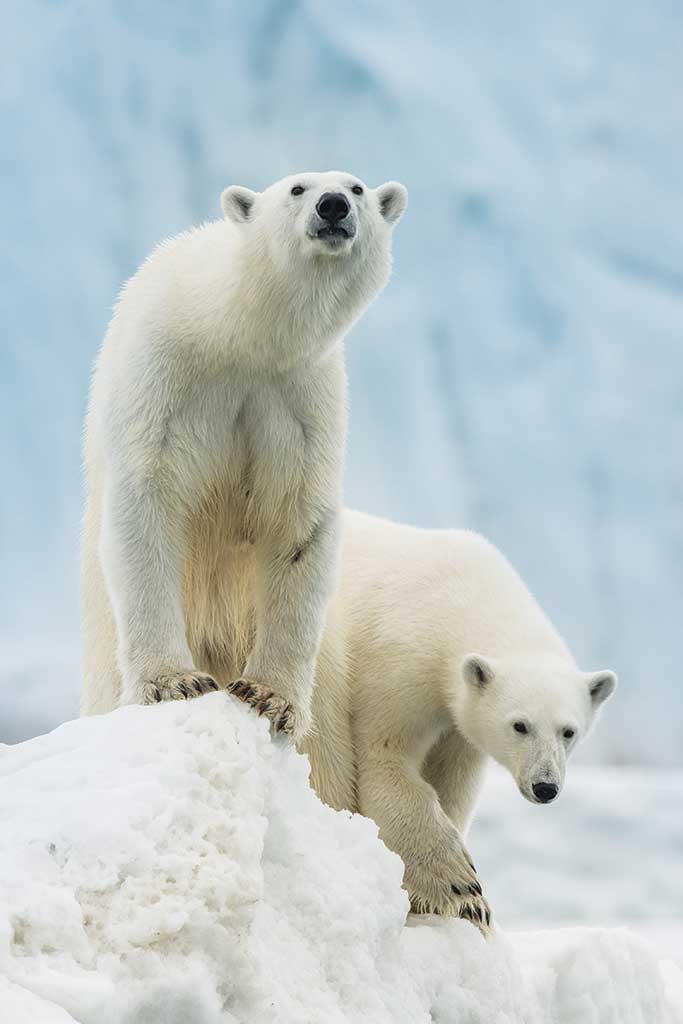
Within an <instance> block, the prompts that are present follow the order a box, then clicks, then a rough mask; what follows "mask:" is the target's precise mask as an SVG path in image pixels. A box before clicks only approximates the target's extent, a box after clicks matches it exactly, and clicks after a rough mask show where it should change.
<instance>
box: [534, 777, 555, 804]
mask: <svg viewBox="0 0 683 1024" xmlns="http://www.w3.org/2000/svg"><path fill="white" fill-rule="evenodd" d="M531 791H532V793H533V794H534V796H535V798H536V799H537V800H538V802H539V803H540V804H549V803H550V801H551V800H554V799H555V797H556V796H557V794H558V793H559V791H560V790H559V787H558V786H556V785H555V783H554V782H535V783H534V785H533V786H532V787H531Z"/></svg>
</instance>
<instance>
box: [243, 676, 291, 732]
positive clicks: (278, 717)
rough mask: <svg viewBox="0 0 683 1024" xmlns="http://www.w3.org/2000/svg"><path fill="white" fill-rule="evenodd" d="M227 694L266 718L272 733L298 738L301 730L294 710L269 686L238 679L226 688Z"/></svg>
mask: <svg viewBox="0 0 683 1024" xmlns="http://www.w3.org/2000/svg"><path fill="white" fill-rule="evenodd" d="M228 693H231V694H232V695H233V697H237V699H238V700H241V701H242V702H243V703H244V704H248V705H249V706H250V707H252V708H254V710H255V711H256V712H258V714H259V715H262V716H263V717H265V718H267V719H268V720H269V721H270V724H271V728H272V731H273V732H274V733H279V732H282V733H284V734H285V735H286V736H288V737H289V738H290V739H298V738H299V734H300V731H301V730H300V729H299V728H298V722H297V717H298V716H297V714H296V709H295V708H294V706H293V705H292V704H291V703H290V702H289V701H287V700H285V698H284V697H281V696H280V695H279V694H278V693H275V691H274V690H271V689H270V687H269V686H264V685H263V684H262V683H255V682H252V681H251V680H250V679H238V680H237V681H236V682H234V683H231V684H230V686H228Z"/></svg>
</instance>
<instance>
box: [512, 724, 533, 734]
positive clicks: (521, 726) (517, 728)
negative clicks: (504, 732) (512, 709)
mask: <svg viewBox="0 0 683 1024" xmlns="http://www.w3.org/2000/svg"><path fill="white" fill-rule="evenodd" d="M512 728H513V729H514V730H515V732H522V733H524V732H528V731H529V730H528V729H527V727H526V723H525V722H515V723H514V724H513V726H512Z"/></svg>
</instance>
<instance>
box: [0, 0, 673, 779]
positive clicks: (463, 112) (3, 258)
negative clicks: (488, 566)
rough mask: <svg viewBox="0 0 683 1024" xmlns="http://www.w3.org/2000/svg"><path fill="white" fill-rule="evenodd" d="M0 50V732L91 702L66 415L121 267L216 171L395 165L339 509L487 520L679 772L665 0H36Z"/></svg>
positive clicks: (358, 366)
mask: <svg viewBox="0 0 683 1024" xmlns="http://www.w3.org/2000/svg"><path fill="white" fill-rule="evenodd" d="M2 37H3V39H4V42H3V43H0V46H1V47H2V49H3V51H4V52H3V53H2V61H1V62H0V75H1V76H2V77H1V84H0V118H1V120H2V124H1V126H0V128H1V132H2V134H1V138H2V140H3V144H2V147H1V149H0V184H1V186H2V197H3V201H2V204H1V206H0V208H1V210H2V212H1V213H0V218H2V222H1V224H0V227H1V230H2V238H3V246H2V249H1V251H0V308H1V309H2V336H1V340H0V388H1V389H2V394H1V395H0V430H1V441H0V463H1V465H2V471H3V474H4V484H5V486H4V487H3V489H2V497H1V498H0V564H1V574H2V579H1V583H2V586H1V587H0V650H1V651H2V659H1V663H2V673H1V678H0V687H2V694H1V695H0V739H6V740H14V739H17V738H21V737H24V736H28V735H31V734H33V733H35V732H37V731H40V730H42V729H44V728H47V727H48V726H51V725H53V724H54V723H56V722H58V721H60V720H62V719H64V718H65V717H70V716H72V715H73V714H74V713H75V708H76V694H77V691H78V674H77V643H78V640H77V618H78V616H77V572H76V558H77V536H78V525H79V518H80V509H81V492H80V481H79V458H80V453H79V442H80V438H79V435H80V426H81V421H82V416H83V411H84V404H85V398H86V391H87V383H88V373H89V368H90V366H91V363H92V360H93V357H94V355H95V353H96V350H97V347H98V345H99V342H100V339H101V337H102V335H103V332H104V329H105V326H106V322H107V319H108V315H109V310H110V307H111V304H112V301H113V299H114V296H115V293H116V291H117V288H118V287H119V285H120V283H121V282H122V281H123V280H124V279H125V278H126V277H127V276H128V275H129V274H131V273H132V272H133V271H134V269H135V267H136V265H137V264H138V262H139V261H140V260H141V259H142V258H143V257H144V256H145V255H146V254H147V253H148V251H149V250H150V249H151V247H152V246H153V245H154V244H155V243H156V242H157V241H158V240H159V239H160V238H162V237H163V236H165V235H169V234H172V233H175V232H177V231H178V230H180V229H182V228H184V227H186V226H187V225H189V224H191V223H196V222H198V221H201V220H202V219H205V218H211V217H214V216H216V215H217V214H218V196H219V193H220V191H221V189H222V188H223V187H224V186H225V185H227V184H229V183H235V182H236V183H241V184H245V185H248V186H250V187H252V188H259V187H262V186H264V185H266V184H267V183H268V182H270V181H271V180H273V179H276V178H278V177H280V176H281V175H283V174H285V173H289V172H291V171H294V170H297V169H306V168H314V169H327V168H334V167H341V168H348V169H350V170H353V171H354V172H355V173H357V174H359V175H361V176H362V177H364V178H365V179H366V180H367V181H368V182H369V183H370V184H373V185H376V184H379V183H380V182H382V181H383V180H385V179H387V178H398V179H399V180H402V181H404V182H405V183H406V184H407V186H408V188H409V190H410V208H409V211H408V214H407V216H406V219H405V220H404V222H403V223H402V224H401V226H400V228H399V229H398V231H397V235H396V272H395V276H394V279H393V282H392V284H391V285H390V287H389V288H388V290H387V292H386V293H385V294H384V296H383V297H382V298H381V299H380V300H379V302H378V303H377V304H376V305H375V307H374V308H373V309H372V310H371V312H370V313H369V314H368V315H367V316H366V317H365V319H364V320H363V321H362V323H361V324H360V325H359V327H358V328H357V329H356V330H355V332H354V334H353V335H352V337H351V339H350V343H349V362H350V372H351V398H352V414H351V438H350V447H349V456H348V472H347V497H348V501H349V503H351V504H354V505H356V506H359V507H362V508H363V509H366V510H368V511H375V512H379V513H383V514H388V515H392V516H395V517H400V518H405V519H408V520H412V521H414V522H417V523H420V524H423V525H454V524H457V525H469V526H473V527H476V528H478V529H480V530H482V531H483V532H485V533H486V534H488V535H489V536H490V537H491V538H492V539H493V540H494V541H495V542H496V543H497V544H498V545H499V546H500V547H501V548H502V549H503V551H504V552H505V553H506V554H507V555H508V556H509V557H510V558H511V559H512V560H513V562H514V563H515V564H516V565H517V567H518V568H519V569H520V570H521V572H522V574H523V575H524V576H525V578H526V579H527V581H528V582H529V583H530V584H531V586H532V588H533V589H534V590H535V592H536V594H537V595H538V597H539V598H540V599H541V601H542V603H543V604H544V605H545V606H546V607H547V609H548V611H549V612H550V614H551V615H552V617H553V618H554V619H555V621H556V622H557V624H558V625H559V626H560V627H561V629H562V630H563V632H564V633H565V634H566V636H567V638H568V640H569V641H570V643H571V645H572V646H573V648H574V649H575V651H576V654H577V656H578V657H579V658H580V660H581V662H582V663H583V664H584V666H585V667H586V668H601V667H606V666H610V667H613V668H615V669H616V670H617V671H618V672H619V674H620V677H621V683H622V686H621V690H620V692H619V695H618V698H617V699H616V700H615V702H614V704H613V705H612V706H610V708H609V710H608V713H607V714H606V715H605V718H604V722H603V723H602V725H601V728H600V730H599V732H598V734H597V735H596V741H595V745H594V747H593V756H600V757H605V758H608V759H610V760H612V761H616V762H623V761H635V762H639V761H651V760H657V761H660V762H662V763H670V762H672V761H680V760H681V751H682V750H683V744H682V743H681V740H682V739H683V724H682V721H681V719H682V717H683V716H682V710H683V688H682V687H681V682H680V675H679V663H680V655H679V647H680V630H681V606H682V603H683V602H682V601H681V598H682V596H683V595H682V590H683V583H682V580H683V515H682V514H681V513H682V511H683V510H682V489H681V488H682V484H681V476H680V470H681V451H682V449H683V384H682V370H683V344H682V342H683V337H682V335H683V270H682V269H681V268H682V267H683V233H682V231H681V214H682V213H683V210H682V209H681V207H682V203H681V181H682V178H681V166H682V164H683V133H682V132H681V124H682V123H683V99H682V97H683V89H682V88H681V85H682V73H681V55H682V53H683V13H682V11H681V6H680V4H679V3H678V2H677V0H651V2H650V3H647V4H645V3H630V4H624V3H621V2H617V0H576V2H575V3H573V4H571V5H557V4H555V5H553V4H544V3H540V2H538V3H533V2H530V0H529V2H518V3H515V4H505V3H502V2H495V0H486V2H481V3H478V4H474V3H464V2H456V3H453V2H452V0H448V2H445V0H444V2H436V3H434V2H432V3H427V4H419V5H418V4H409V3H398V2H396V0H394V2H392V3H389V2H388V0H387V2H383V3H379V2H370V3H368V2H364V3H361V2H358V0H346V2H345V3H344V4H343V5H342V6H341V7H340V6H339V5H336V4H330V3H322V2H321V3H314V2H313V0H252V2H250V3H249V4H237V3H233V4H231V3H226V2H225V0H196V2H195V3H193V4H182V3H179V4H165V3H162V2H160V0H155V2H152V0H150V2H147V3H145V4H141V5H134V4H129V3H126V2H121V0H98V2H97V3H87V2H82V3H74V2H62V3H50V4H48V3H44V2H37V0H24V2H23V3H22V4H16V5H11V7H8V8H7V9H6V10H5V12H4V16H3V33H2Z"/></svg>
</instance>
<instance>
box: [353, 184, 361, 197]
mask: <svg viewBox="0 0 683 1024" xmlns="http://www.w3.org/2000/svg"><path fill="white" fill-rule="evenodd" d="M351 191H352V192H353V194H354V196H362V195H363V186H362V185H354V186H353V188H352V189H351Z"/></svg>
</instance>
